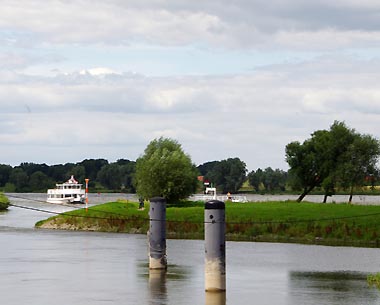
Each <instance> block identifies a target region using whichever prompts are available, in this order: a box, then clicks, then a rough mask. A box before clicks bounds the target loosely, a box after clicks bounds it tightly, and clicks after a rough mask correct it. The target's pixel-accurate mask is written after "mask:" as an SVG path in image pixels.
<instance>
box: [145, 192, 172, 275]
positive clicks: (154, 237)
mask: <svg viewBox="0 0 380 305" xmlns="http://www.w3.org/2000/svg"><path fill="white" fill-rule="evenodd" d="M149 218H150V224H149V232H148V236H149V269H166V268H167V261H166V200H165V199H164V198H162V197H154V198H151V199H150V209H149Z"/></svg>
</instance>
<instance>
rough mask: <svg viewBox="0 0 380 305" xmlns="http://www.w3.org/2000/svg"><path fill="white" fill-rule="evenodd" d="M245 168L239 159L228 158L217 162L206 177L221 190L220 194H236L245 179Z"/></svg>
mask: <svg viewBox="0 0 380 305" xmlns="http://www.w3.org/2000/svg"><path fill="white" fill-rule="evenodd" d="M246 172H247V168H246V165H245V163H244V162H243V161H241V160H240V159H239V158H229V159H226V160H222V161H220V162H218V163H217V164H216V165H215V166H214V167H213V169H212V170H211V171H210V172H208V173H207V175H206V177H207V178H208V179H209V180H210V181H211V182H212V183H213V184H215V185H216V187H217V188H219V189H221V190H222V193H224V194H225V193H228V192H230V193H236V192H237V191H238V190H239V189H240V188H241V187H242V185H243V183H244V181H245V179H246Z"/></svg>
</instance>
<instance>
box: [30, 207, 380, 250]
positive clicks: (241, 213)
mask: <svg viewBox="0 0 380 305" xmlns="http://www.w3.org/2000/svg"><path fill="white" fill-rule="evenodd" d="M148 213H149V204H145V209H144V210H139V209H138V203H136V202H127V201H117V202H109V203H105V204H102V205H98V206H94V207H91V208H89V209H88V211H86V210H85V209H78V210H75V211H72V212H67V213H64V214H61V215H59V216H55V217H51V218H49V219H47V220H43V221H40V222H38V223H37V224H36V227H38V228H53V229H66V230H87V231H102V232H123V233H141V234H146V232H147V230H148V227H149V215H148ZM166 218H167V221H166V222H167V224H166V226H167V237H168V238H189V239H202V238H203V236H204V203H203V202H184V203H180V204H177V205H168V206H167V210H166ZM226 238H227V240H237V241H239V240H241V241H263V242H264V241H265V242H291V243H306V244H323V245H334V246H337V245H340V246H363V247H379V246H380V206H370V205H349V204H318V203H308V202H303V203H297V202H295V201H285V202H259V203H257V202H255V203H230V202H227V203H226Z"/></svg>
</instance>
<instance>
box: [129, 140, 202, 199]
mask: <svg viewBox="0 0 380 305" xmlns="http://www.w3.org/2000/svg"><path fill="white" fill-rule="evenodd" d="M197 176H198V171H197V169H196V167H195V165H194V164H193V163H192V162H191V158H190V156H189V155H187V154H185V152H184V151H183V150H182V147H181V145H180V144H179V143H178V142H177V141H176V140H173V139H168V138H163V137H161V138H159V139H155V140H153V141H151V142H150V143H149V145H148V146H147V147H146V149H145V151H144V154H143V155H142V156H141V157H140V158H138V159H137V160H136V173H135V186H136V192H137V194H138V195H139V196H142V197H144V198H151V197H155V196H160V197H164V198H165V199H166V200H167V201H168V202H175V201H177V200H180V199H184V198H187V197H188V196H190V195H191V194H193V193H194V192H195V190H196V187H197Z"/></svg>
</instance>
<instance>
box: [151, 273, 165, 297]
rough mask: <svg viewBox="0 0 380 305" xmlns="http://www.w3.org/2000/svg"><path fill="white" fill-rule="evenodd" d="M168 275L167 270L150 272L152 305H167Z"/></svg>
mask: <svg viewBox="0 0 380 305" xmlns="http://www.w3.org/2000/svg"><path fill="white" fill-rule="evenodd" d="M166 275H167V273H166V270H163V269H150V270H149V291H150V302H149V303H150V304H166V301H167V288H166Z"/></svg>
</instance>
